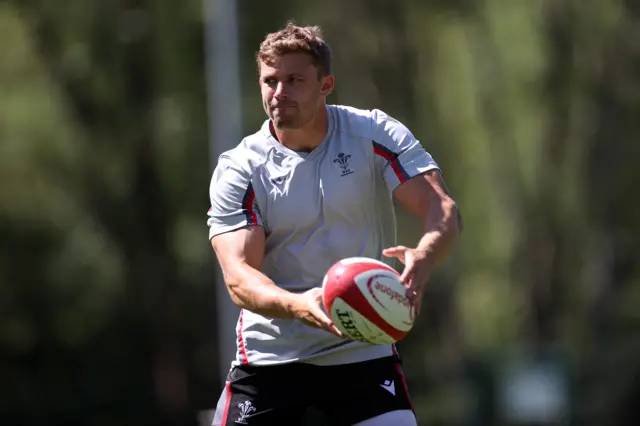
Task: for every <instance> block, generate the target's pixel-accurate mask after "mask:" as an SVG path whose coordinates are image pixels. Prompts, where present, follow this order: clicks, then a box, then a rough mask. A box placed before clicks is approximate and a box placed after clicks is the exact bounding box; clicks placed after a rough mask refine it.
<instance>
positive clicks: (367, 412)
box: [213, 357, 413, 426]
mask: <svg viewBox="0 0 640 426" xmlns="http://www.w3.org/2000/svg"><path fill="white" fill-rule="evenodd" d="M309 408H313V409H316V410H320V411H322V412H323V413H324V415H325V417H326V418H327V419H328V420H329V422H330V423H331V424H332V425H345V426H347V425H353V424H355V423H358V422H361V421H363V420H366V419H369V418H371V417H375V416H378V415H380V414H384V413H387V412H390V411H395V410H413V406H412V404H411V400H410V397H409V392H408V390H407V386H406V381H405V377H404V373H403V372H402V368H401V365H400V360H399V359H398V358H397V357H387V358H379V359H374V360H371V361H365V362H358V363H353V364H343V365H336V366H315V365H310V364H301V363H293V364H286V365H278V366H265V367H256V366H244V365H243V366H238V367H234V368H232V369H231V371H230V372H229V375H228V378H227V383H226V386H225V389H224V391H223V392H222V396H221V397H220V400H219V401H218V406H217V408H216V414H215V417H214V421H213V425H214V426H227V425H229V426H231V425H234V426H235V425H238V424H241V425H250V426H254V425H284V426H288V425H291V426H294V425H299V424H301V423H300V422H301V420H302V418H303V416H304V414H305V412H306V410H307V409H309Z"/></svg>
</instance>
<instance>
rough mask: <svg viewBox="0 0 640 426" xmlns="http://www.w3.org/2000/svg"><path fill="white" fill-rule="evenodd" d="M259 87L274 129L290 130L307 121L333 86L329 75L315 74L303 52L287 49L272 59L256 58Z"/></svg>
mask: <svg viewBox="0 0 640 426" xmlns="http://www.w3.org/2000/svg"><path fill="white" fill-rule="evenodd" d="M260 90H261V92H262V105H263V107H264V110H265V112H266V113H267V115H268V116H269V118H270V119H271V121H272V122H273V125H274V126H275V127H276V128H277V129H282V130H292V129H298V128H300V127H302V126H303V125H304V124H306V123H308V122H309V121H310V120H311V119H312V118H313V117H314V116H315V114H316V112H317V111H318V108H320V107H321V106H323V105H324V103H323V102H322V101H323V100H324V98H325V97H326V96H327V95H328V94H329V93H331V90H333V77H332V76H325V77H321V78H320V79H319V78H318V69H317V68H316V67H315V66H314V65H313V62H312V60H311V56H310V55H308V54H306V53H287V54H285V55H283V56H279V57H276V58H275V59H274V60H273V61H272V62H270V63H268V64H267V63H265V62H263V61H260Z"/></svg>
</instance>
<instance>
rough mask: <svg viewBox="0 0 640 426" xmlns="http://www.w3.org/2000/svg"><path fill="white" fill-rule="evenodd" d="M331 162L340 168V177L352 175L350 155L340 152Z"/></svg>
mask: <svg viewBox="0 0 640 426" xmlns="http://www.w3.org/2000/svg"><path fill="white" fill-rule="evenodd" d="M333 162H334V163H335V164H337V165H338V167H340V176H347V175H350V174H351V173H353V170H352V169H351V167H350V166H351V154H345V153H344V152H341V153H340V154H338V155H337V156H336V158H334V159H333Z"/></svg>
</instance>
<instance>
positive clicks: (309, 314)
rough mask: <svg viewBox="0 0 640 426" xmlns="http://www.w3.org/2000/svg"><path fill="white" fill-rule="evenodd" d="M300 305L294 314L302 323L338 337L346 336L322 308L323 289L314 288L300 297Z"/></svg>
mask: <svg viewBox="0 0 640 426" xmlns="http://www.w3.org/2000/svg"><path fill="white" fill-rule="evenodd" d="M298 300H299V303H297V304H296V306H295V307H294V308H293V314H294V316H295V317H296V318H298V319H299V320H300V321H302V322H304V323H305V324H307V325H310V326H312V327H317V328H321V329H323V330H327V331H328V332H330V333H332V334H335V335H336V336H338V337H344V335H343V334H342V333H341V332H340V330H338V329H337V328H336V326H335V325H334V324H333V321H331V318H329V317H328V316H327V314H326V313H325V312H324V309H323V308H322V289H321V288H319V287H316V288H312V289H311V290H307V291H306V292H304V293H302V294H300V295H299V299H298Z"/></svg>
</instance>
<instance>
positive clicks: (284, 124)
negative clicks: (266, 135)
mask: <svg viewBox="0 0 640 426" xmlns="http://www.w3.org/2000/svg"><path fill="white" fill-rule="evenodd" d="M271 122H272V123H273V127H275V128H276V129H278V130H295V129H298V128H300V126H298V125H297V123H295V122H294V121H293V120H283V119H278V118H272V119H271Z"/></svg>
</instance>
